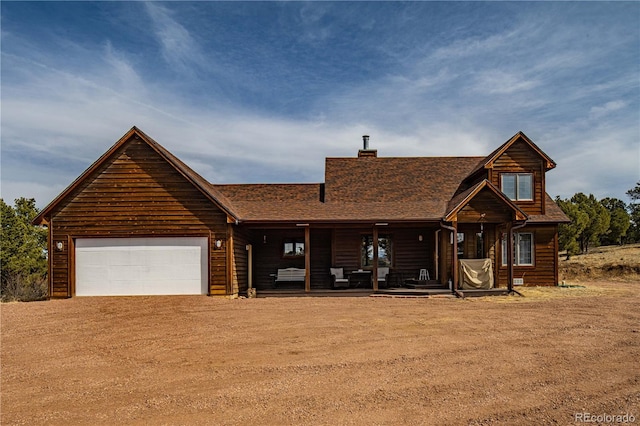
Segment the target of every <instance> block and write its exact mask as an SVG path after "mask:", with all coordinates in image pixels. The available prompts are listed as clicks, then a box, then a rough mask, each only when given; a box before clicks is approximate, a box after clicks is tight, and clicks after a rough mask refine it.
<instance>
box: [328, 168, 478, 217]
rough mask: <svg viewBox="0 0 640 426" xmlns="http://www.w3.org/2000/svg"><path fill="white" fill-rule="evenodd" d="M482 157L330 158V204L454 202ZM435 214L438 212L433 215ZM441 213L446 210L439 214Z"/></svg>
mask: <svg viewBox="0 0 640 426" xmlns="http://www.w3.org/2000/svg"><path fill="white" fill-rule="evenodd" d="M482 159H483V158H482V157H405V158H401V157H383V158H376V157H363V158H327V159H326V166H325V199H326V201H327V202H393V201H398V202H400V201H401V202H424V201H425V200H432V201H444V202H445V205H446V202H448V201H449V199H451V197H452V196H453V195H454V194H455V192H456V190H457V189H458V187H459V185H460V183H461V182H462V180H463V179H464V177H465V176H467V174H469V172H470V171H471V170H472V169H473V168H474V167H475V166H476V164H478V162H479V161H480V160H482ZM432 213H435V212H432ZM439 213H440V214H442V213H444V211H440V212H439Z"/></svg>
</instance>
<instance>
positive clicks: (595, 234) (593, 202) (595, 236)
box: [571, 192, 611, 253]
mask: <svg viewBox="0 0 640 426" xmlns="http://www.w3.org/2000/svg"><path fill="white" fill-rule="evenodd" d="M571 202H573V203H575V204H577V205H578V208H579V209H580V210H581V211H583V212H584V213H586V214H587V216H589V221H588V222H587V225H586V226H585V228H584V229H583V230H582V232H581V233H580V235H579V236H578V243H579V244H580V251H581V252H582V253H588V252H589V247H591V246H593V245H597V244H598V243H599V242H600V236H601V235H602V234H604V233H605V232H607V230H608V229H609V223H610V221H611V215H610V214H609V211H608V210H607V209H606V208H605V207H604V206H603V205H602V204H600V202H599V201H598V200H597V199H596V197H594V196H593V194H589V196H586V195H584V194H583V193H582V192H579V193H577V194H574V195H573V197H571Z"/></svg>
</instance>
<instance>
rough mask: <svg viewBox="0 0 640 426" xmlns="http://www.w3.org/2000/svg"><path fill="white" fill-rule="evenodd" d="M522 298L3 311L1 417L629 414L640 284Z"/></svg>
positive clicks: (401, 418) (474, 418)
mask: <svg viewBox="0 0 640 426" xmlns="http://www.w3.org/2000/svg"><path fill="white" fill-rule="evenodd" d="M585 285H586V288H532V289H526V288H525V289H523V292H524V294H525V296H526V297H524V298H519V297H493V298H478V299H465V300H460V299H450V298H428V299H427V298H387V297H361V298H349V297H344V298H343V297H341V298H320V297H309V298H302V297H301V298H266V299H251V300H248V299H240V300H225V299H215V298H208V297H204V296H193V297H137V298H125V297H122V298H76V299H70V300H56V301H49V302H32V303H10V304H4V305H2V306H1V307H0V309H1V320H2V328H1V331H2V341H1V343H2V349H1V363H2V378H1V385H2V388H1V392H2V393H1V395H2V402H1V410H2V413H1V422H2V424H3V425H11V424H29V425H33V424H64V425H74V424H83V425H85V424H109V425H112V424H159V425H161V424H249V425H257V424H277V425H282V424H331V425H334V424H358V425H360V424H429V425H432V424H536V425H538V424H573V422H574V420H575V417H574V415H575V413H583V412H588V413H590V414H591V415H602V414H609V415H623V414H626V413H629V414H631V415H633V416H635V419H636V420H635V421H636V422H640V368H639V361H638V360H639V359H640V309H638V306H639V305H640V283H638V282H594V283H587V284H585Z"/></svg>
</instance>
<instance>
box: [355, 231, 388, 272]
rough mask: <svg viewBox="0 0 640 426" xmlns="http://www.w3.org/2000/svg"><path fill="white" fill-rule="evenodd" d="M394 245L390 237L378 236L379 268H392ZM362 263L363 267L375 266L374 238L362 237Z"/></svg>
mask: <svg viewBox="0 0 640 426" xmlns="http://www.w3.org/2000/svg"><path fill="white" fill-rule="evenodd" d="M392 253H393V243H392V241H391V237H390V236H388V235H379V236H378V267H381V268H382V267H391V263H392ZM360 263H361V265H362V266H363V267H365V266H373V236H372V235H363V236H362V251H361V254H360Z"/></svg>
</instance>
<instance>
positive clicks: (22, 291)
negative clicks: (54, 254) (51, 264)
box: [0, 198, 47, 300]
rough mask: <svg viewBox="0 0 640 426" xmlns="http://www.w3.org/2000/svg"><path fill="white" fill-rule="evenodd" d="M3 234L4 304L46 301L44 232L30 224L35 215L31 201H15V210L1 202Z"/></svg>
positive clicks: (0, 259)
mask: <svg viewBox="0 0 640 426" xmlns="http://www.w3.org/2000/svg"><path fill="white" fill-rule="evenodd" d="M0 209H1V213H2V217H1V218H0V220H1V221H2V231H1V232H2V233H1V234H0V262H2V274H1V287H0V289H1V291H2V299H3V300H16V299H17V300H32V299H38V298H42V297H46V291H47V287H46V276H47V252H46V249H47V231H46V229H42V228H40V227H38V226H34V225H32V224H31V221H32V220H33V219H34V218H35V217H36V216H37V215H38V209H37V208H36V202H35V200H34V199H33V198H31V199H27V198H18V199H16V200H15V207H11V206H9V205H8V204H6V203H5V202H4V200H3V199H0Z"/></svg>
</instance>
